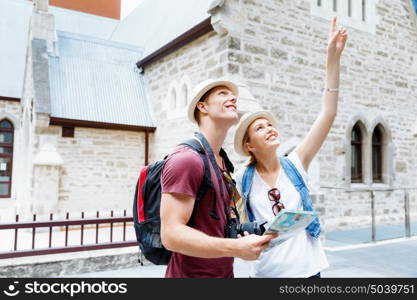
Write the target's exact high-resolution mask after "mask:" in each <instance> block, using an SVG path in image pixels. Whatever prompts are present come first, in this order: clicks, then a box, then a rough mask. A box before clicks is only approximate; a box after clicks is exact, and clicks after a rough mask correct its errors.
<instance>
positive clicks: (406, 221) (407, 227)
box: [320, 186, 417, 242]
mask: <svg viewBox="0 0 417 300" xmlns="http://www.w3.org/2000/svg"><path fill="white" fill-rule="evenodd" d="M320 188H321V189H330V190H341V191H343V192H346V193H357V192H369V193H370V196H371V224H372V225H371V238H372V242H376V214H375V192H393V191H401V190H402V191H404V225H405V236H406V237H408V238H409V237H411V221H410V220H411V218H410V194H409V191H410V190H417V187H387V188H386V187H375V188H355V189H352V188H343V187H331V186H321V187H320Z"/></svg>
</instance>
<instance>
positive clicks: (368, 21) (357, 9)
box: [310, 0, 417, 34]
mask: <svg viewBox="0 0 417 300" xmlns="http://www.w3.org/2000/svg"><path fill="white" fill-rule="evenodd" d="M415 1H417V0H415ZM377 3H378V0H320V1H312V2H311V5H310V12H311V14H312V15H313V16H316V17H318V18H324V19H327V20H329V21H330V20H331V19H332V17H333V16H334V15H337V17H338V24H340V25H343V26H345V27H346V26H347V27H352V28H355V29H358V30H361V31H365V32H369V33H372V34H375V31H376V25H377V23H378V22H379V19H378V17H377V12H376V6H377Z"/></svg>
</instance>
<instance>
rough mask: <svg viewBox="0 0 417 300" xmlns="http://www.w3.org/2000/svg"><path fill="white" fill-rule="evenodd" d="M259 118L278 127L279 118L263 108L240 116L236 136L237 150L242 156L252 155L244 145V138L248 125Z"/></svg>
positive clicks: (235, 144)
mask: <svg viewBox="0 0 417 300" xmlns="http://www.w3.org/2000/svg"><path fill="white" fill-rule="evenodd" d="M259 118H264V119H266V120H268V121H269V122H271V124H272V126H274V127H275V128H276V127H277V120H276V119H275V118H274V116H273V115H272V114H271V113H270V112H268V111H265V110H262V111H256V112H249V113H246V114H244V115H243V116H242V117H241V118H240V120H239V123H238V124H237V126H236V131H235V137H234V146H235V151H236V152H237V153H238V154H240V155H242V156H250V154H249V152H248V151H247V150H246V148H245V147H244V145H243V143H244V140H243V138H244V137H245V133H246V131H247V130H248V127H249V126H250V124H252V122H253V121H255V120H256V119H259Z"/></svg>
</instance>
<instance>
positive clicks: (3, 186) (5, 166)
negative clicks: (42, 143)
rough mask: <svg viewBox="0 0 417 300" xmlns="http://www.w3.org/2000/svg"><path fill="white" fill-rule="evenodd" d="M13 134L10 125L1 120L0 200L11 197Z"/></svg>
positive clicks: (6, 121)
mask: <svg viewBox="0 0 417 300" xmlns="http://www.w3.org/2000/svg"><path fill="white" fill-rule="evenodd" d="M13 133H14V129H13V125H12V123H10V122H9V121H8V120H2V121H1V122H0V198H8V197H10V196H11V186H12V163H13Z"/></svg>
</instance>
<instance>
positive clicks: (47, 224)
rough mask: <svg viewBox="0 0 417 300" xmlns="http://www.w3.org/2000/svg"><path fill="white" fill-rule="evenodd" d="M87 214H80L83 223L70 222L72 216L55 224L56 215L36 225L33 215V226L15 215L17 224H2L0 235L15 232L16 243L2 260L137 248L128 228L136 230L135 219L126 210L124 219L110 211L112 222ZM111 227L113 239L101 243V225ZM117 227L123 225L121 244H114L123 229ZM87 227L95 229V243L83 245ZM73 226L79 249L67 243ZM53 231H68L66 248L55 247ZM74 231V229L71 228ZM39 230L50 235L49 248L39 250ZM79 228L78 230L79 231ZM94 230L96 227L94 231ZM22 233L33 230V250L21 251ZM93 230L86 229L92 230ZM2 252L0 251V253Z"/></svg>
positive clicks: (79, 220) (0, 257)
mask: <svg viewBox="0 0 417 300" xmlns="http://www.w3.org/2000/svg"><path fill="white" fill-rule="evenodd" d="M84 216H85V214H84V212H83V213H82V214H81V219H74V220H69V213H66V219H65V220H53V214H50V218H49V221H37V220H36V214H35V215H33V221H32V222H19V215H16V219H15V222H12V223H0V232H2V231H3V230H14V241H13V249H12V250H10V251H3V252H0V259H5V258H15V257H24V256H35V255H46V254H57V253H68V252H78V251H89V250H101V249H111V248H121V247H130V246H136V245H137V241H136V240H126V226H127V225H128V226H130V227H131V228H132V227H133V225H132V224H128V223H132V222H133V218H132V217H127V216H126V210H125V211H124V215H123V216H122V217H114V213H113V211H111V214H110V218H100V214H99V212H97V213H96V218H89V219H85V218H84ZM103 224H109V225H110V230H109V231H110V235H109V241H108V242H104V243H103V242H99V231H100V229H102V228H100V225H103ZM115 224H122V225H121V226H122V229H123V231H122V232H123V233H122V240H121V241H114V237H113V235H114V228H115V226H118V227H120V225H115ZM86 225H95V243H90V244H84V242H85V236H84V234H85V231H86ZM74 226H76V228H75V229H76V230H79V231H80V242H79V244H78V245H71V246H70V245H69V243H68V236H69V231H70V230H74ZM54 227H61V228H62V227H64V228H65V230H64V231H65V239H64V245H63V246H58V247H52V239H53V232H54V231H53V228H54ZM70 227H72V228H70ZM39 228H46V229H47V230H48V228H49V235H48V247H47V248H36V247H35V245H36V236H37V231H36V230H37V229H39ZM78 228H79V229H78ZM93 228H94V227H93ZM22 229H29V230H30V229H32V233H31V239H32V241H31V249H24V250H19V249H18V235H19V230H22ZM89 229H91V228H87V230H89ZM0 251H1V250H0Z"/></svg>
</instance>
